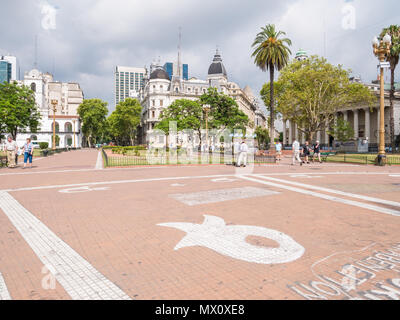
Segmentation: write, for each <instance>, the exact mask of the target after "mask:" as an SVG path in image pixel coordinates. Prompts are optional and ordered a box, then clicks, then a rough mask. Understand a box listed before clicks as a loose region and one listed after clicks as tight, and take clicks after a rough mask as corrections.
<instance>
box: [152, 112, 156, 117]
mask: <svg viewBox="0 0 400 320" xmlns="http://www.w3.org/2000/svg"><path fill="white" fill-rule="evenodd" d="M151 117H152V118H155V117H156V112H155V111H154V110H153V111H151Z"/></svg>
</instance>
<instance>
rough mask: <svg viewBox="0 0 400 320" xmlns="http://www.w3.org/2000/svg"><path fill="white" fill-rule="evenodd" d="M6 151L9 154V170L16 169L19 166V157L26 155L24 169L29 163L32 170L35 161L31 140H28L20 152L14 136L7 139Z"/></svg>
mask: <svg viewBox="0 0 400 320" xmlns="http://www.w3.org/2000/svg"><path fill="white" fill-rule="evenodd" d="M4 151H5V152H6V154H7V164H8V167H9V168H15V167H16V166H17V165H18V155H19V154H20V153H21V154H22V153H23V154H24V167H23V168H24V169H25V168H26V166H27V163H28V162H29V167H30V168H32V159H33V144H32V141H31V139H30V138H28V139H26V143H25V144H24V146H23V147H22V148H21V150H19V147H18V144H17V142H16V141H15V140H13V138H12V136H8V137H7V141H6V143H5V144H4Z"/></svg>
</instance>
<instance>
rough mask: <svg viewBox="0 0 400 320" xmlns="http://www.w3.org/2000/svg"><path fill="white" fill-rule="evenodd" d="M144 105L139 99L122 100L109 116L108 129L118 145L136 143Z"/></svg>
mask: <svg viewBox="0 0 400 320" xmlns="http://www.w3.org/2000/svg"><path fill="white" fill-rule="evenodd" d="M141 113H142V106H141V105H140V103H139V101H138V100H137V99H132V98H127V99H125V101H123V102H120V103H119V104H118V105H117V106H116V108H115V110H114V111H113V112H112V113H111V115H110V116H109V117H108V119H107V122H108V130H109V133H110V135H111V136H112V137H113V139H114V140H116V141H117V143H118V145H127V144H130V145H132V146H133V145H134V143H135V138H136V136H137V133H138V126H139V124H140V117H141Z"/></svg>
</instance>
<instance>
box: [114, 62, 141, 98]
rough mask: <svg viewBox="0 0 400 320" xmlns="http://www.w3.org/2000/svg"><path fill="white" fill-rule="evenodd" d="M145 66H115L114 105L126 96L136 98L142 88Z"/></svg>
mask: <svg viewBox="0 0 400 320" xmlns="http://www.w3.org/2000/svg"><path fill="white" fill-rule="evenodd" d="M145 74H146V69H145V68H133V67H122V66H117V67H116V68H115V105H117V104H118V103H120V102H122V101H125V99H126V98H137V97H138V94H139V91H140V89H142V88H143V86H144V82H143V77H144V75H145Z"/></svg>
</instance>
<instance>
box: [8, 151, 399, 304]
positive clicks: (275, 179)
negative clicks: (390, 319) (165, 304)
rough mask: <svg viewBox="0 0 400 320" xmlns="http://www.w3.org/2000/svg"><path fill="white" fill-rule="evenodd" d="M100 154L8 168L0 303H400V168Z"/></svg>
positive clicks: (82, 153) (79, 154) (74, 155)
mask: <svg viewBox="0 0 400 320" xmlns="http://www.w3.org/2000/svg"><path fill="white" fill-rule="evenodd" d="M98 155H99V153H98V151H97V150H81V151H74V152H67V153H62V154H57V155H55V156H51V157H48V158H42V159H36V161H34V166H33V168H32V169H25V170H23V169H22V168H21V167H20V168H16V169H14V170H12V169H6V168H4V169H0V252H1V253H2V254H1V256H0V299H13V300H14V299H15V300H17V299H35V300H36V299H139V300H142V299H200V300H201V299H217V300H219V299H224V300H226V299H256V300H259V299H262V300H268V299H400V232H399V230H400V220H399V219H400V167H399V166H391V167H389V166H387V167H375V166H363V165H346V164H334V163H329V164H319V163H318V164H311V165H306V166H302V167H300V166H290V165H289V159H286V160H285V161H284V162H283V164H280V165H260V166H255V167H254V168H241V169H236V168H234V167H232V166H227V165H209V166H153V167H132V168H115V169H102V168H101V162H99V161H98ZM290 160H291V159H290Z"/></svg>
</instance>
